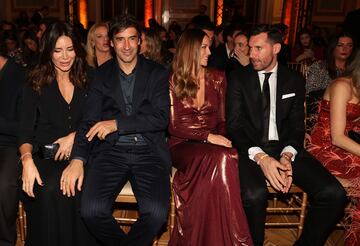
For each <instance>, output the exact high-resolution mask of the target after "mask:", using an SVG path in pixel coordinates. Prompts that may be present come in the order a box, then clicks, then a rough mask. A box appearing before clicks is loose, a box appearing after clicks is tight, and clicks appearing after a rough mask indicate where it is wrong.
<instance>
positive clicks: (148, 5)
mask: <svg viewBox="0 0 360 246" xmlns="http://www.w3.org/2000/svg"><path fill="white" fill-rule="evenodd" d="M144 9H145V10H144V22H145V23H144V24H145V26H146V27H149V20H150V19H151V18H153V0H145V5H144Z"/></svg>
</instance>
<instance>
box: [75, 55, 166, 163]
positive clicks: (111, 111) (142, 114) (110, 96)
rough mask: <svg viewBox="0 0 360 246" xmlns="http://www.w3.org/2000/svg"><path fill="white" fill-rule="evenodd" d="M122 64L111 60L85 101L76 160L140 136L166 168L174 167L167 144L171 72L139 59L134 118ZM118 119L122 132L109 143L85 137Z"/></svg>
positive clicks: (109, 137)
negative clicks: (128, 111)
mask: <svg viewBox="0 0 360 246" xmlns="http://www.w3.org/2000/svg"><path fill="white" fill-rule="evenodd" d="M118 66H119V65H118V63H117V61H116V59H111V60H109V61H108V62H106V63H104V64H103V65H102V66H100V67H99V68H98V69H97V70H96V71H95V73H94V77H93V80H92V81H91V83H90V88H89V93H88V96H87V99H86V102H85V108H84V112H83V119H82V121H81V123H80V127H79V129H78V131H77V134H76V138H75V143H74V146H73V150H72V157H80V158H82V159H84V160H88V158H89V155H90V152H91V154H96V153H98V152H99V151H102V150H105V149H109V148H112V147H113V146H114V145H115V143H116V142H117V140H118V138H119V136H120V135H125V134H134V133H140V134H142V135H143V137H144V139H145V141H146V142H147V143H148V145H149V146H151V147H152V148H153V150H154V152H155V153H157V154H158V155H159V157H160V159H161V160H162V161H163V164H164V166H165V167H166V168H170V167H171V159H170V153H169V150H168V145H167V143H166V130H167V126H168V122H169V110H170V99H169V83H168V76H169V75H168V72H167V70H166V69H165V68H164V67H162V66H161V65H159V64H157V63H155V62H152V61H150V60H147V59H145V58H144V57H143V56H138V62H137V65H136V70H135V73H136V79H135V85H134V92H133V105H132V113H131V115H126V110H125V102H124V97H123V93H122V90H121V85H120V81H119V78H118V69H119V68H118ZM111 119H116V120H117V124H118V125H117V126H118V130H117V131H116V132H113V133H111V134H109V135H107V136H106V138H105V140H102V141H101V140H99V139H98V138H94V139H93V141H92V142H89V141H88V140H87V138H86V137H85V135H86V133H87V132H88V131H89V129H90V128H91V127H92V126H93V125H94V124H96V123H97V122H99V121H103V120H111Z"/></svg>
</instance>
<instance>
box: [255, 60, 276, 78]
mask: <svg viewBox="0 0 360 246" xmlns="http://www.w3.org/2000/svg"><path fill="white" fill-rule="evenodd" d="M277 70H278V63H277V62H276V64H275V66H274V67H273V69H271V70H270V71H265V70H261V71H258V75H263V74H265V73H271V74H272V75H273V74H277Z"/></svg>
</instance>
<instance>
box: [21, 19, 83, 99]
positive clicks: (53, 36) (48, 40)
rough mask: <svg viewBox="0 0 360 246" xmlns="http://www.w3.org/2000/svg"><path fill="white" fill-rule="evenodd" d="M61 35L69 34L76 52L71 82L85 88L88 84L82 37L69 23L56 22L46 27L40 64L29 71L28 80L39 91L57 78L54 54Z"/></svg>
mask: <svg viewBox="0 0 360 246" xmlns="http://www.w3.org/2000/svg"><path fill="white" fill-rule="evenodd" d="M61 36H67V37H69V38H70V39H71V41H72V43H73V47H74V51H75V54H76V57H75V61H74V63H73V65H72V66H71V68H70V72H69V77H70V82H71V83H73V85H74V86H75V87H78V88H84V87H85V85H86V73H85V52H84V48H83V46H82V45H81V43H80V38H79V37H78V36H77V34H75V33H74V30H73V28H72V26H70V25H69V24H68V23H65V22H55V23H53V24H52V25H50V26H49V27H48V28H47V29H46V31H45V33H44V35H43V37H42V39H41V43H40V57H39V64H38V65H36V67H35V68H34V69H33V70H32V71H31V72H30V73H29V78H28V80H29V82H30V83H31V85H32V87H33V89H34V90H35V91H36V92H38V93H41V89H42V88H43V87H45V86H47V85H49V84H51V83H52V82H53V81H54V80H55V79H56V69H55V67H54V64H53V63H52V55H53V53H54V49H55V45H56V42H57V40H58V39H59V38H60V37H61Z"/></svg>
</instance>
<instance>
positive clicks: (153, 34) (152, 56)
mask: <svg viewBox="0 0 360 246" xmlns="http://www.w3.org/2000/svg"><path fill="white" fill-rule="evenodd" d="M143 33H144V35H145V40H146V44H147V45H146V51H145V52H144V56H145V57H146V58H147V59H149V60H152V61H155V62H157V63H160V64H162V63H163V57H162V55H161V39H160V35H159V33H158V32H157V31H155V30H151V29H149V28H146V29H144V30H143Z"/></svg>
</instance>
